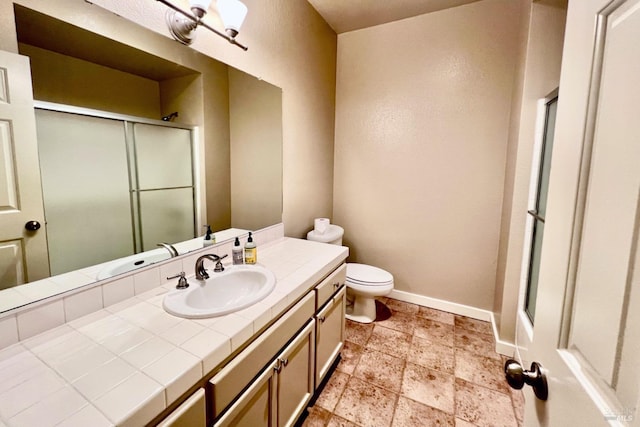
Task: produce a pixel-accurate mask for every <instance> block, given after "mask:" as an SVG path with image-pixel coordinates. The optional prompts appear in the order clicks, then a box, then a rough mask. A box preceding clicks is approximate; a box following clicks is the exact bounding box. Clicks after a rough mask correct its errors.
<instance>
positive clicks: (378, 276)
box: [307, 224, 393, 323]
mask: <svg viewBox="0 0 640 427" xmlns="http://www.w3.org/2000/svg"><path fill="white" fill-rule="evenodd" d="M343 234H344V229H343V228H342V227H340V226H338V225H333V224H332V225H329V227H328V228H327V229H326V231H325V232H324V233H318V232H316V231H315V230H311V231H310V232H309V233H307V240H312V241H315V242H322V243H329V244H334V245H342V236H343ZM346 285H347V310H346V317H347V319H349V320H353V321H354V322H360V323H371V322H373V321H374V320H376V300H375V297H379V296H385V295H388V294H389V293H390V292H391V291H392V290H393V275H391V273H389V272H387V271H385V270H383V269H381V268H378V267H374V266H371V265H366V264H357V263H348V264H347V280H346Z"/></svg>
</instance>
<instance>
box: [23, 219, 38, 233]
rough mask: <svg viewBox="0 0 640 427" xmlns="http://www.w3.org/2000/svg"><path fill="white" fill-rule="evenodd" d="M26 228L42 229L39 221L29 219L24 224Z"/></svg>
mask: <svg viewBox="0 0 640 427" xmlns="http://www.w3.org/2000/svg"><path fill="white" fill-rule="evenodd" d="M24 228H26V229H27V230H29V231H37V230H39V229H40V223H39V222H38V221H27V223H26V224H25V225H24Z"/></svg>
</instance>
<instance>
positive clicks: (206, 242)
mask: <svg viewBox="0 0 640 427" xmlns="http://www.w3.org/2000/svg"><path fill="white" fill-rule="evenodd" d="M203 227H207V234H206V235H205V236H204V239H202V247H203V248H206V247H207V246H211V245H213V244H214V243H215V242H216V236H215V234H213V232H212V231H211V227H210V226H209V225H203Z"/></svg>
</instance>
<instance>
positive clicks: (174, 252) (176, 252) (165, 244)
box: [156, 243, 180, 258]
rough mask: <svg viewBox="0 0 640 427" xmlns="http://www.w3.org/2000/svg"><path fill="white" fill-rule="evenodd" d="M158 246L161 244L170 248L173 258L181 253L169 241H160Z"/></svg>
mask: <svg viewBox="0 0 640 427" xmlns="http://www.w3.org/2000/svg"><path fill="white" fill-rule="evenodd" d="M156 246H160V247H163V248H165V249H166V250H168V251H169V253H170V254H171V258H173V257H177V256H178V255H180V254H179V253H178V250H177V249H176V248H174V247H173V246H172V245H170V244H168V243H158V244H157V245H156Z"/></svg>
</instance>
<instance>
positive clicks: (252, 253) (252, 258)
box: [244, 232, 258, 264]
mask: <svg viewBox="0 0 640 427" xmlns="http://www.w3.org/2000/svg"><path fill="white" fill-rule="evenodd" d="M256 262H258V249H257V248H256V244H255V243H254V242H253V236H252V235H251V232H249V238H248V239H247V243H245V245H244V263H245V264H255V263H256Z"/></svg>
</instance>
